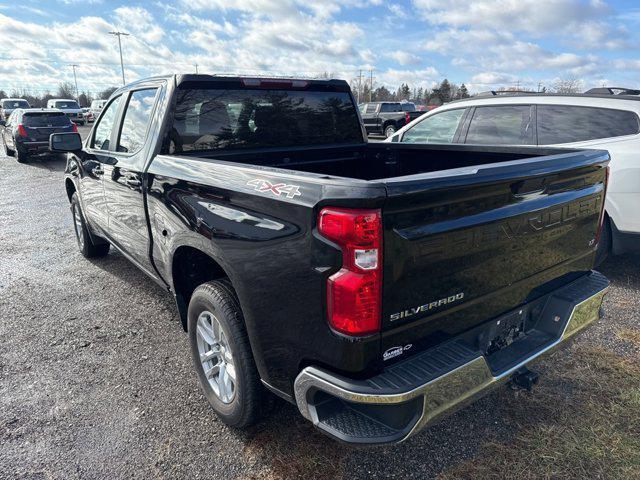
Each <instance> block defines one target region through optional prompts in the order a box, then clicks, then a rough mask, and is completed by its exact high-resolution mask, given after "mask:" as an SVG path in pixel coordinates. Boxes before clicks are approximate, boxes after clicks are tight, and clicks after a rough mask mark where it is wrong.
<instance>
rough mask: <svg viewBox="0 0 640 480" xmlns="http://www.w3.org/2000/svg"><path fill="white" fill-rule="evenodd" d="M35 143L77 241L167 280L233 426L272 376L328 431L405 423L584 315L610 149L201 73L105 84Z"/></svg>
mask: <svg viewBox="0 0 640 480" xmlns="http://www.w3.org/2000/svg"><path fill="white" fill-rule="evenodd" d="M50 142H51V149H52V150H53V151H58V152H67V153H68V154H69V155H68V162H67V167H66V170H65V180H64V181H65V186H66V191H67V194H68V198H69V201H70V204H71V212H72V217H73V224H74V228H75V234H76V238H77V242H78V248H79V250H80V252H81V253H82V254H83V255H84V256H86V257H99V256H103V255H106V254H107V253H108V251H109V249H110V246H111V245H113V246H114V247H115V248H117V249H118V250H119V251H121V252H122V253H123V255H124V256H125V257H126V258H128V259H129V260H131V261H132V262H133V263H134V264H135V265H137V266H138V267H139V268H140V269H141V270H142V271H144V272H145V273H146V274H147V275H149V276H150V277H151V278H152V279H153V280H155V281H156V282H157V283H158V284H159V285H161V286H162V288H163V289H165V290H167V291H169V292H171V293H172V294H173V295H174V297H175V300H176V305H177V310H178V312H179V316H180V319H181V321H182V325H183V327H184V329H185V330H186V331H187V332H188V335H189V341H190V349H191V355H192V357H193V362H194V367H195V370H196V373H197V376H198V379H199V381H200V384H201V386H202V389H203V392H204V394H205V396H206V398H207V400H208V401H209V403H210V404H211V406H212V407H213V409H214V410H215V411H216V412H217V413H218V415H219V416H220V417H221V419H222V420H223V421H224V422H226V423H228V424H230V425H234V426H237V427H243V426H247V425H249V424H251V423H252V422H254V421H256V420H257V419H258V418H259V415H260V414H261V413H262V411H263V408H264V405H265V403H264V402H265V398H266V397H265V395H266V392H267V391H271V392H273V393H274V394H276V395H278V396H280V397H282V398H284V399H286V400H288V401H289V402H291V403H294V404H296V405H297V406H298V408H299V410H300V412H301V414H302V415H303V416H304V417H305V418H307V419H309V420H310V421H312V422H313V423H314V424H315V425H316V426H317V427H318V428H319V429H320V430H322V431H323V432H325V433H326V434H328V435H330V436H331V437H333V438H336V439H340V440H342V441H345V442H349V443H361V444H378V443H390V442H397V441H401V440H403V439H405V438H407V437H408V436H410V435H412V434H414V433H416V432H417V431H419V430H420V429H421V428H423V427H424V426H426V425H429V424H431V423H432V422H433V421H436V420H437V419H439V418H441V417H442V416H443V415H444V414H446V413H449V412H451V411H453V410H455V409H456V408H458V407H461V406H462V405H464V404H465V403H467V402H468V401H469V400H470V399H472V398H477V397H479V396H480V395H482V394H484V393H486V392H487V391H489V389H491V387H493V386H494V385H497V384H499V383H503V382H506V381H507V380H509V379H512V378H513V379H514V381H516V382H517V384H519V385H523V386H527V387H530V386H531V385H532V384H533V383H534V382H535V379H536V376H535V374H534V373H533V372H530V371H528V370H526V368H525V367H524V366H525V365H526V364H527V363H528V362H529V361H531V360H533V359H535V358H538V357H539V356H540V355H542V354H546V353H548V352H551V351H552V350H554V349H555V348H556V347H558V346H559V345H561V344H564V342H565V341H566V340H568V339H569V338H571V337H573V336H574V335H575V334H577V333H578V332H580V331H582V330H583V329H584V328H586V327H588V326H589V325H591V324H592V323H594V322H595V321H596V320H597V319H598V318H599V315H600V313H599V312H600V308H601V305H602V299H603V296H604V294H605V292H606V290H607V285H608V281H607V279H606V278H604V277H603V276H602V275H601V274H599V273H596V272H593V271H591V268H592V267H593V263H594V258H595V249H596V245H597V242H598V232H599V228H600V225H601V220H602V206H603V204H604V197H605V191H606V181H607V175H606V166H607V163H608V160H609V157H608V154H607V152H605V151H595V150H576V149H573V150H571V149H567V150H562V149H555V148H541V149H538V148H530V147H526V146H522V147H520V146H518V147H488V146H483V147H470V146H465V145H462V146H450V145H446V146H433V145H411V144H400V143H396V144H393V143H367V139H366V136H365V135H364V132H363V130H362V127H361V123H360V119H359V116H358V114H357V111H356V105H355V102H354V100H353V97H352V95H351V91H350V88H349V85H348V84H347V83H346V82H344V81H339V80H285V79H277V80H271V79H258V78H235V77H220V76H209V75H178V76H170V77H156V78H152V79H148V80H142V81H139V82H136V83H133V84H130V85H128V86H125V87H122V88H120V89H119V90H117V91H116V92H115V93H114V94H113V96H112V97H111V99H110V100H109V102H108V103H107V105H106V106H105V109H104V111H103V113H102V115H101V116H100V118H99V119H98V120H97V122H96V124H95V125H94V127H93V130H92V135H91V136H90V137H89V138H87V139H86V141H85V142H84V144H83V143H82V141H81V138H80V136H79V135H78V134H53V135H51V140H50ZM541 190H542V191H543V192H544V194H540V193H539V192H540V191H541ZM96 288H97V289H98V290H99V288H100V287H99V286H97V285H96ZM77 301H82V299H78V300H77ZM556 368H561V367H560V366H559V365H558V366H557V367H556ZM558 408H562V406H559V407H558Z"/></svg>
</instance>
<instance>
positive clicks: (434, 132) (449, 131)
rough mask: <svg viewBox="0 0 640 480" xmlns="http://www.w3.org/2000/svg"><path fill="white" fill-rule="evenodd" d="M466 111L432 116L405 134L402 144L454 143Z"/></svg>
mask: <svg viewBox="0 0 640 480" xmlns="http://www.w3.org/2000/svg"><path fill="white" fill-rule="evenodd" d="M464 111H465V109H464V108H457V109H455V110H447V111H445V112H440V113H436V114H435V115H431V116H430V117H427V118H425V119H424V120H422V121H421V122H420V123H418V124H416V125H414V126H413V127H412V128H410V129H409V130H407V131H406V132H404V135H403V136H402V142H406V143H452V142H453V138H454V137H455V135H456V131H457V130H458V126H459V125H460V120H462V115H463V114H464Z"/></svg>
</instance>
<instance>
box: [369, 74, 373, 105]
mask: <svg viewBox="0 0 640 480" xmlns="http://www.w3.org/2000/svg"><path fill="white" fill-rule="evenodd" d="M372 93H373V68H370V69H369V102H371V94H372Z"/></svg>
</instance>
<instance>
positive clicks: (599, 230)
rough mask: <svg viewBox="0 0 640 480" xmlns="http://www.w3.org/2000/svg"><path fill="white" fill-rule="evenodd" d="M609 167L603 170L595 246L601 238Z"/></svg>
mask: <svg viewBox="0 0 640 480" xmlns="http://www.w3.org/2000/svg"><path fill="white" fill-rule="evenodd" d="M609 173H610V170H609V166H608V165H607V167H606V168H605V172H604V195H603V197H602V208H601V209H600V223H599V225H598V231H597V232H596V245H598V244H599V243H600V237H601V236H602V229H603V228H604V203H605V200H606V198H607V188H608V187H609Z"/></svg>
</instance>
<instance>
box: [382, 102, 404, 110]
mask: <svg viewBox="0 0 640 480" xmlns="http://www.w3.org/2000/svg"><path fill="white" fill-rule="evenodd" d="M380 111H381V112H401V111H402V107H401V106H400V104H399V103H383V104H382V105H380Z"/></svg>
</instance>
